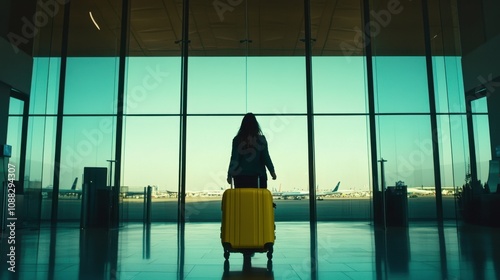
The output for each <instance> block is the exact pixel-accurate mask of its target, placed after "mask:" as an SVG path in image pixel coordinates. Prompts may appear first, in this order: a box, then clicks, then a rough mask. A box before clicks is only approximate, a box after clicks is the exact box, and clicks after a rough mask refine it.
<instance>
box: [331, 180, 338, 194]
mask: <svg viewBox="0 0 500 280" xmlns="http://www.w3.org/2000/svg"><path fill="white" fill-rule="evenodd" d="M339 186H340V181H339V182H338V183H337V185H336V186H335V188H334V189H333V191H332V192H336V191H338V190H339Z"/></svg>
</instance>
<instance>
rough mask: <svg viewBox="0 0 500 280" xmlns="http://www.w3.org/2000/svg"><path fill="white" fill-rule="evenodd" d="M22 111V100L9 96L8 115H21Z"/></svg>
mask: <svg viewBox="0 0 500 280" xmlns="http://www.w3.org/2000/svg"><path fill="white" fill-rule="evenodd" d="M23 111H24V101H22V100H19V99H17V98H14V97H11V98H10V101H9V115H11V116H12V115H16V116H22V115H23Z"/></svg>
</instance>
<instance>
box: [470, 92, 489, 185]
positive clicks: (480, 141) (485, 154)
mask: <svg viewBox="0 0 500 280" xmlns="http://www.w3.org/2000/svg"><path fill="white" fill-rule="evenodd" d="M482 99H484V100H486V98H482ZM482 99H478V100H482ZM472 121H473V127H474V144H475V147H474V148H475V150H476V164H477V180H478V181H479V182H480V183H481V184H482V185H484V184H485V183H486V182H487V181H488V174H489V166H490V160H491V142H490V123H489V120H488V116H487V115H472Z"/></svg>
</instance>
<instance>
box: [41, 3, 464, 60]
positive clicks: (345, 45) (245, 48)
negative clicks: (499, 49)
mask: <svg viewBox="0 0 500 280" xmlns="http://www.w3.org/2000/svg"><path fill="white" fill-rule="evenodd" d="M130 2H131V4H130V21H129V22H130V32H129V38H128V39H129V40H128V55H130V56H179V55H180V53H181V44H180V43H179V41H180V40H181V33H182V3H183V1H182V0H141V1H139V0H130ZM360 2H361V1H352V0H311V24H312V26H311V31H312V38H313V44H312V46H313V55H328V56H342V55H363V52H364V47H365V43H364V42H365V41H363V35H362V31H361V30H362V20H361V15H362V13H361V3H360ZM377 2H380V3H378V4H377V5H376V6H375V5H374V6H373V7H371V11H372V12H371V21H370V26H371V28H372V35H373V36H372V44H373V51H374V54H375V55H424V54H425V52H424V49H425V48H424V35H423V24H422V12H421V6H420V1H411V2H406V1H405V2H401V4H400V5H399V6H397V7H392V6H390V4H388V3H394V2H397V1H377ZM430 2H432V3H431V4H430V5H431V7H430V9H429V11H430V20H429V22H430V25H431V26H430V29H431V37H432V48H433V54H443V53H447V54H454V55H455V54H457V52H458V47H457V45H458V44H457V43H456V42H457V38H458V36H457V35H456V34H458V27H457V26H458V24H456V23H455V22H456V20H454V19H453V18H454V14H453V13H452V11H453V10H454V9H453V8H450V9H447V8H448V7H445V8H443V7H441V8H440V7H438V6H437V5H440V4H439V3H438V4H435V3H434V1H430ZM398 3H399V2H398ZM388 5H389V6H388ZM441 5H443V4H442V3H441ZM62 10H63V9H62V7H61V9H60V11H59V12H58V13H56V14H55V15H54V16H53V17H52V19H53V22H51V24H47V25H46V26H43V28H41V29H40V32H39V36H38V37H37V40H36V42H35V47H34V49H35V55H36V56H49V55H51V56H57V55H60V50H61V46H62V43H61V42H62V26H63V12H62ZM121 10H122V9H121V0H90V1H88V0H87V1H85V0H72V1H71V12H70V23H69V26H70V28H69V41H68V55H69V56H117V55H118V53H119V52H118V50H119V46H120V44H119V43H120V26H121V20H120V19H121ZM303 11H304V4H303V0H273V1H266V0H191V1H190V10H189V41H190V42H189V54H190V55H192V56H245V55H250V56H296V55H304V51H305V48H304V41H303V39H304V37H305V35H304V27H303V26H304V12H303ZM391 11H392V13H391ZM89 12H91V13H92V16H93V18H94V20H95V22H96V23H97V25H98V26H99V28H100V30H98V29H97V27H96V25H94V23H93V22H92V19H91V17H90V14H89Z"/></svg>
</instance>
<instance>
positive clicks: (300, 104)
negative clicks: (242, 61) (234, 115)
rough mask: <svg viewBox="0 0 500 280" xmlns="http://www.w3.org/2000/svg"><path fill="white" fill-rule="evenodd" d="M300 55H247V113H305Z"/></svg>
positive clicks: (303, 74)
mask: <svg viewBox="0 0 500 280" xmlns="http://www.w3.org/2000/svg"><path fill="white" fill-rule="evenodd" d="M305 75H306V73H305V59H304V58H303V57H249V58H248V110H247V111H248V112H253V113H305V112H306V104H307V102H306V77H305Z"/></svg>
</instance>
